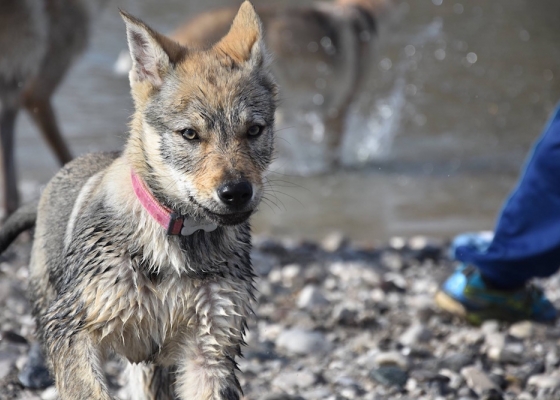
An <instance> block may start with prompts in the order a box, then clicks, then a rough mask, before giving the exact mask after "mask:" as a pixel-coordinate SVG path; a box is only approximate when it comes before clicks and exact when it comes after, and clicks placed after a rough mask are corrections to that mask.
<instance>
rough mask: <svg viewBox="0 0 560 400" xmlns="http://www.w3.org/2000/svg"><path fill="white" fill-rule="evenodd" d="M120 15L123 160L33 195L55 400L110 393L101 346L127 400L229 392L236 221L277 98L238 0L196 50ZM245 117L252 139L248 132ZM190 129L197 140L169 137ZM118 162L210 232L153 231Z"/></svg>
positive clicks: (78, 165) (240, 223) (40, 308)
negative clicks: (116, 365)
mask: <svg viewBox="0 0 560 400" xmlns="http://www.w3.org/2000/svg"><path fill="white" fill-rule="evenodd" d="M123 18H124V20H125V22H126V25H127V35H128V39H129V46H130V48H131V53H132V59H133V60H134V67H133V69H132V71H131V74H130V81H131V92H132V96H133V99H134V103H135V109H136V112H135V114H134V117H133V120H132V123H131V132H130V137H129V140H128V142H127V144H126V146H125V149H124V151H123V152H122V153H103V154H91V155H86V156H84V157H81V158H78V159H76V160H74V161H72V162H70V163H69V164H67V165H66V166H65V167H64V168H63V169H62V170H61V171H60V172H59V173H58V174H57V175H56V176H55V177H54V178H53V179H52V180H51V182H50V183H49V184H48V185H47V187H46V189H45V190H44V192H43V194H42V196H41V200H40V203H39V207H38V216H37V223H36V232H35V241H34V244H33V250H32V256H31V263H30V275H31V281H30V294H31V301H32V304H33V312H34V315H35V317H36V320H37V331H38V334H39V337H40V340H41V342H42V344H43V349H44V351H45V354H46V358H47V360H48V363H49V367H50V369H51V372H52V373H53V376H54V379H55V382H56V387H57V389H58V392H59V396H60V398H61V400H75V399H86V398H87V399H99V400H101V399H109V398H110V395H109V392H108V389H107V385H106V382H105V379H104V377H103V372H102V367H101V366H102V363H103V361H104V359H105V357H106V355H107V354H109V353H111V352H114V353H116V354H118V355H121V356H122V357H123V358H124V359H126V360H128V361H129V362H131V363H133V364H136V365H131V367H130V374H131V378H130V382H131V387H132V388H133V392H132V391H131V394H130V398H131V399H134V400H142V399H162V400H165V399H173V398H178V399H189V400H193V399H197V400H198V399H200V400H202V399H205V400H210V399H212V400H214V399H215V400H218V399H220V400H235V399H239V398H240V396H241V388H240V386H239V382H238V380H237V378H236V376H235V370H236V362H235V358H236V357H237V356H239V355H240V354H241V346H242V345H243V343H244V342H243V335H244V332H245V329H246V319H247V317H248V316H249V315H250V314H251V301H252V299H253V292H254V287H253V277H254V275H253V270H252V267H251V261H250V249H251V237H250V227H249V223H248V221H247V218H248V216H249V215H250V214H251V213H253V212H254V211H255V210H256V208H257V206H258V204H259V201H260V196H261V193H262V179H263V177H262V174H263V173H264V171H265V169H266V167H267V166H268V164H269V162H270V159H271V154H272V146H273V125H274V111H275V101H276V96H277V90H276V85H275V83H274V81H273V80H272V77H271V75H270V74H269V73H268V71H267V59H266V52H265V50H264V45H263V43H262V40H261V28H260V22H259V20H258V17H257V16H256V14H255V12H254V10H253V8H252V6H251V5H250V3H248V2H245V3H244V4H243V5H242V7H241V9H240V11H239V14H238V16H237V18H236V19H235V21H234V23H233V26H232V28H231V30H230V33H229V34H227V35H226V36H225V37H224V38H223V39H222V40H221V41H220V42H219V43H218V44H217V45H216V46H214V47H213V48H211V49H209V50H206V51H197V50H191V49H189V48H186V47H181V46H179V45H177V44H176V43H174V42H172V41H171V40H169V39H167V38H165V37H164V36H162V35H160V34H158V33H157V32H155V31H153V30H151V29H150V28H149V27H148V26H146V25H145V24H144V23H143V22H141V21H139V20H137V19H135V18H133V17H131V16H129V15H127V14H123ZM252 124H259V125H262V126H263V130H262V134H261V135H260V136H258V137H248V136H247V129H248V127H250V126H251V125H252ZM189 126H190V127H193V128H195V129H196V130H197V131H198V132H199V134H200V141H199V142H197V143H193V142H189V141H187V140H186V139H185V138H184V137H182V135H181V133H180V132H181V130H182V129H184V128H185V127H189ZM131 169H133V170H134V171H135V172H136V173H137V174H138V175H139V176H140V177H141V178H142V179H143V180H144V181H145V182H146V184H147V186H148V187H149V188H150V190H151V191H152V192H153V194H154V196H155V197H156V198H158V200H159V201H160V202H161V203H162V204H165V205H166V206H168V207H170V208H172V209H173V210H175V211H176V212H179V213H181V214H185V215H189V216H191V217H198V218H206V219H210V220H213V221H214V222H216V223H217V224H218V225H219V226H218V228H217V229H216V230H215V231H213V232H208V233H205V232H203V231H198V232H196V233H195V234H193V235H191V236H188V237H180V236H168V235H166V232H165V230H164V229H163V228H162V227H161V226H160V225H158V224H157V222H156V221H155V220H154V219H153V218H152V217H151V216H150V215H149V214H148V213H147V211H146V210H145V209H144V208H143V206H142V205H141V204H140V203H139V201H138V199H137V198H136V196H135V194H134V192H133V189H132V185H131V180H130V171H131ZM238 179H245V180H248V181H249V182H250V183H251V185H252V186H253V189H254V195H253V198H252V200H251V201H250V202H249V203H248V204H247V205H246V206H244V207H243V208H241V209H234V210H232V209H229V208H228V207H226V206H225V205H224V204H222V203H220V202H219V201H218V200H217V199H216V189H217V187H218V186H219V185H220V184H222V183H223V182H225V181H226V182H227V181H232V180H233V181H235V180H238ZM9 226H11V225H9Z"/></svg>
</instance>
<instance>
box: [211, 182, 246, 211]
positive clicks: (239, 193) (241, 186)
mask: <svg viewBox="0 0 560 400" xmlns="http://www.w3.org/2000/svg"><path fill="white" fill-rule="evenodd" d="M217 192H218V197H219V198H220V200H221V201H222V203H224V204H225V205H226V206H228V207H229V208H232V209H236V210H240V209H243V208H244V207H246V206H247V205H248V204H249V202H250V201H251V200H252V198H253V186H252V185H251V183H250V182H249V181H246V180H242V181H237V182H226V183H224V184H223V185H222V186H220V187H219V188H218V191H217Z"/></svg>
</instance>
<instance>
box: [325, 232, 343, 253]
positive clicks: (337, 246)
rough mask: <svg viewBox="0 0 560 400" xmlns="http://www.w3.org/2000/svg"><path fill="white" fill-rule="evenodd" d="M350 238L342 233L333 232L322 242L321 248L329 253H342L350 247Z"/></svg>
mask: <svg viewBox="0 0 560 400" xmlns="http://www.w3.org/2000/svg"><path fill="white" fill-rule="evenodd" d="M348 243H349V241H348V238H347V237H346V236H345V235H344V234H343V233H342V232H333V233H331V234H329V235H327V236H326V237H325V238H324V239H323V241H322V242H321V247H322V248H323V249H324V250H325V251H328V252H331V253H334V252H336V251H340V250H341V249H343V248H344V247H346V246H347V245H348Z"/></svg>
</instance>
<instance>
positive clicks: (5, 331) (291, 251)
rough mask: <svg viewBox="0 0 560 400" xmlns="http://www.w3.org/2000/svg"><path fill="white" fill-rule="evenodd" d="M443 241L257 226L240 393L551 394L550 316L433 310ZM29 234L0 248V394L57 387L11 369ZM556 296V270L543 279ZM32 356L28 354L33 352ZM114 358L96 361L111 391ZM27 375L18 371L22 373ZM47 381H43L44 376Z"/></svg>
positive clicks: (22, 395) (116, 383)
mask: <svg viewBox="0 0 560 400" xmlns="http://www.w3.org/2000/svg"><path fill="white" fill-rule="evenodd" d="M447 250H448V249H447V247H446V245H445V243H443V242H438V241H437V240H434V239H430V238H423V237H415V238H412V239H406V238H394V239H392V240H391V241H389V243H388V244H387V245H376V244H373V243H366V244H362V245H358V244H356V243H351V242H350V241H349V240H347V238H345V237H344V236H343V235H340V234H333V235H330V236H329V237H327V238H325V240H323V241H322V242H320V243H314V242H308V241H297V240H294V239H290V240H281V239H273V238H263V237H258V238H255V249H254V255H253V261H254V265H255V270H256V272H257V274H258V278H257V281H256V284H257V287H258V288H259V292H260V293H259V295H258V299H257V303H256V305H255V314H256V316H255V318H254V319H253V320H251V321H250V324H249V333H248V335H247V338H246V341H247V343H248V345H247V347H246V348H245V350H244V355H245V357H244V358H242V359H240V360H239V367H240V369H241V371H242V372H241V373H239V378H240V381H241V384H242V385H243V388H244V392H245V399H255V400H257V399H258V400H262V399H264V400H321V399H325V400H346V399H349V400H350V399H365V400H378V399H425V400H432V399H438V400H439V399H454V400H455V399H462V400H467V399H508V400H509V399H511V400H513V399H526V400H546V399H558V398H560V371H559V370H560V369H559V366H560V352H559V350H558V349H557V345H558V343H559V341H560V327H558V326H556V325H548V326H547V325H540V324H536V323H533V322H528V321H523V322H519V323H516V324H511V325H507V324H502V323H499V322H497V321H489V322H486V323H484V324H483V325H482V326H481V327H473V326H470V325H467V324H466V323H464V322H463V321H461V320H460V319H457V318H454V317H452V316H449V315H447V314H445V313H442V312H440V311H439V310H438V309H437V308H436V307H435V305H434V303H433V296H434V294H435V292H436V290H437V288H438V287H439V284H440V282H441V281H442V280H443V279H445V277H446V276H447V275H448V274H449V273H450V272H451V271H452V268H453V263H452V262H451V261H449V260H448V259H447V258H446V254H447ZM29 251H30V239H29V236H25V235H23V237H22V238H20V239H18V241H17V243H16V244H15V245H14V246H12V247H11V248H10V249H9V250H8V252H6V253H5V254H4V255H3V256H2V258H0V309H1V310H2V312H1V313H0V400H12V399H14V400H15V399H17V400H24V399H27V400H39V399H55V398H56V391H55V390H54V388H53V387H52V386H49V387H47V388H42V389H35V390H33V389H30V388H24V387H23V386H22V384H21V383H20V382H19V380H18V375H19V376H24V374H23V375H22V369H23V368H24V366H25V365H26V362H27V361H28V360H29V356H28V353H29V350H30V347H31V346H32V344H33V343H34V342H35V339H34V337H33V329H34V323H33V319H32V318H31V315H30V308H29V304H28V302H27V300H26V296H25V291H26V284H27V275H28V270H27V263H28V261H29ZM540 284H542V285H544V286H545V289H546V291H547V294H548V295H549V297H550V299H551V300H552V301H553V302H554V303H555V304H556V305H557V306H560V277H557V276H554V277H552V278H550V279H548V280H545V281H541V282H540ZM31 357H34V355H33V354H31ZM123 369H124V365H123V363H122V362H121V361H119V360H114V359H111V360H109V362H108V363H107V366H106V374H107V376H108V381H109V387H110V388H111V390H112V392H113V393H114V396H115V398H119V397H120V395H122V394H123V389H122V387H123V385H124V384H125V379H124V377H123V374H122V371H123ZM34 378H40V379H39V381H41V382H43V381H44V379H43V378H44V377H35V376H27V380H28V384H29V382H32V381H33V379H34ZM47 382H48V381H47Z"/></svg>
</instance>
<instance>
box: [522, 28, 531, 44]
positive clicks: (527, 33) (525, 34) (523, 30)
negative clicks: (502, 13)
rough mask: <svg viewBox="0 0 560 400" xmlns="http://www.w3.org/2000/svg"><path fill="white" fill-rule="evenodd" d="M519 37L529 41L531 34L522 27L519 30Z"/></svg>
mask: <svg viewBox="0 0 560 400" xmlns="http://www.w3.org/2000/svg"><path fill="white" fill-rule="evenodd" d="M519 39H521V40H523V41H524V42H528V41H529V39H531V35H530V34H529V32H527V31H526V30H525V29H521V31H519Z"/></svg>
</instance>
